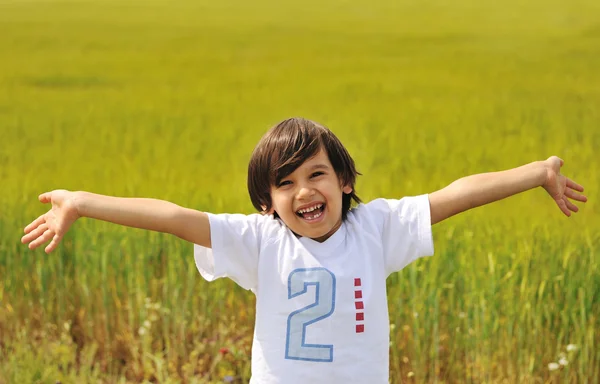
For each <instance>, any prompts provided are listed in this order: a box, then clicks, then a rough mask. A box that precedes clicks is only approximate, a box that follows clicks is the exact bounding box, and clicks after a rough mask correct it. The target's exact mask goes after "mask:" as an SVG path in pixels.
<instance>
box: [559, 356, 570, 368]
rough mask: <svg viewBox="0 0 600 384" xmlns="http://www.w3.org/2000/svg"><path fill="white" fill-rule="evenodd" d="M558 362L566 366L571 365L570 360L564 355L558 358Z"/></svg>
mask: <svg viewBox="0 0 600 384" xmlns="http://www.w3.org/2000/svg"><path fill="white" fill-rule="evenodd" d="M558 364H560V365H562V366H563V367H564V366H566V365H569V361H568V360H567V359H565V358H564V357H563V358H561V359H560V360H558Z"/></svg>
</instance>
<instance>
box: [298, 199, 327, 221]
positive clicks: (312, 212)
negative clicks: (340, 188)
mask: <svg viewBox="0 0 600 384" xmlns="http://www.w3.org/2000/svg"><path fill="white" fill-rule="evenodd" d="M324 211H325V204H324V203H318V204H315V205H313V206H312V207H308V208H304V209H299V210H298V211H296V215H298V216H299V217H301V218H303V219H304V220H315V219H318V218H319V217H321V215H322V214H323V212H324Z"/></svg>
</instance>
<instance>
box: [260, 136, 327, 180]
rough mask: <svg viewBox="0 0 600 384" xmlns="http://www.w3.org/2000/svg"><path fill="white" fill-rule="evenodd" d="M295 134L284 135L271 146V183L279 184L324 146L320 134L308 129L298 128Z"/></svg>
mask: <svg viewBox="0 0 600 384" xmlns="http://www.w3.org/2000/svg"><path fill="white" fill-rule="evenodd" d="M295 133H296V134H295V135H288V136H285V135H282V136H279V137H278V140H277V141H278V142H277V143H274V144H275V145H274V146H272V147H271V149H272V150H273V151H272V153H271V154H270V156H269V157H270V162H269V163H270V167H269V184H271V185H278V184H279V183H280V182H281V180H282V179H283V178H285V177H287V176H289V175H290V174H291V173H292V172H294V171H295V170H296V169H297V168H298V167H300V166H301V165H302V164H303V163H304V162H305V161H306V160H308V159H310V158H312V157H313V156H315V155H316V154H317V153H318V152H319V149H321V148H322V147H323V140H322V138H321V136H320V135H318V134H316V135H315V134H314V133H315V132H312V133H313V134H312V135H311V134H310V133H311V132H308V131H307V130H304V129H302V130H297V131H296V132H295Z"/></svg>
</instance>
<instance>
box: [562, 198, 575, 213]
mask: <svg viewBox="0 0 600 384" xmlns="http://www.w3.org/2000/svg"><path fill="white" fill-rule="evenodd" d="M564 200H565V205H566V206H567V208H569V209H570V210H571V211H573V212H577V211H579V207H578V206H576V205H575V204H573V203H571V202H570V201H569V200H567V199H564Z"/></svg>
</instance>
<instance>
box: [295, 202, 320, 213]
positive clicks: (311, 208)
mask: <svg viewBox="0 0 600 384" xmlns="http://www.w3.org/2000/svg"><path fill="white" fill-rule="evenodd" d="M322 206H323V204H317V205H315V206H314V207H309V208H305V209H300V210H298V213H308V212H312V211H314V210H315V209H319V208H321V207H322Z"/></svg>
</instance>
